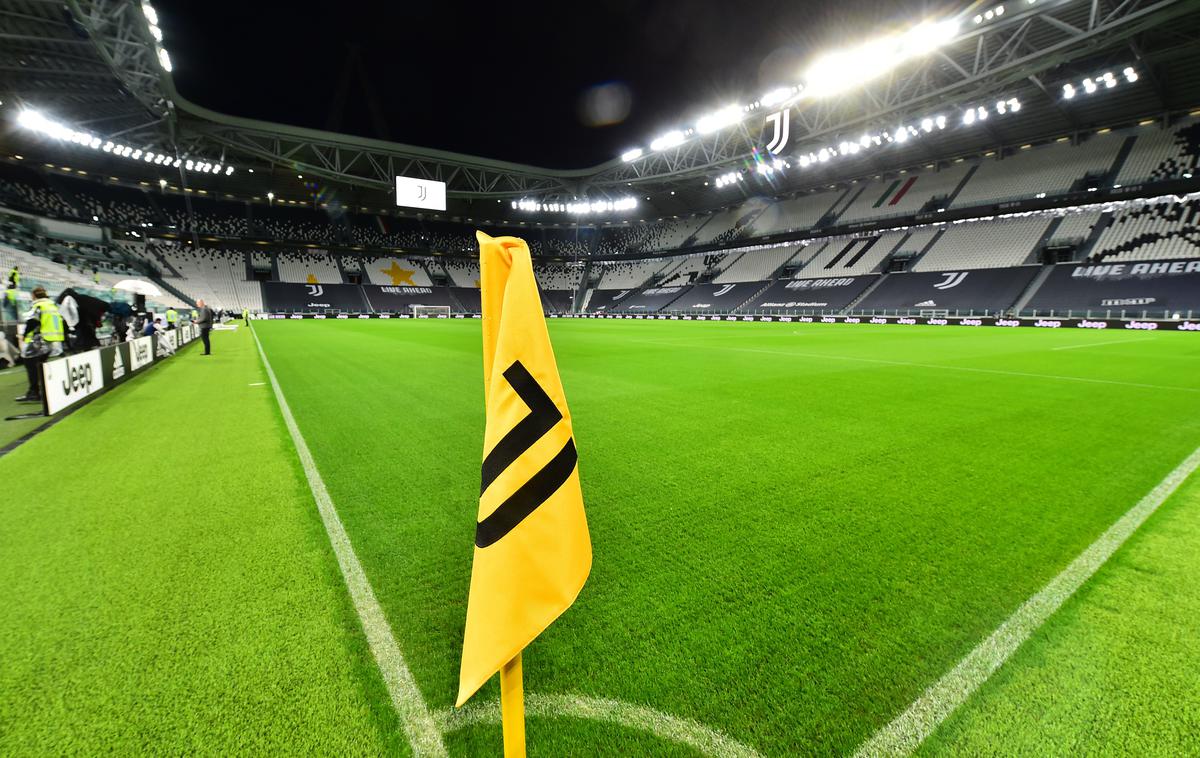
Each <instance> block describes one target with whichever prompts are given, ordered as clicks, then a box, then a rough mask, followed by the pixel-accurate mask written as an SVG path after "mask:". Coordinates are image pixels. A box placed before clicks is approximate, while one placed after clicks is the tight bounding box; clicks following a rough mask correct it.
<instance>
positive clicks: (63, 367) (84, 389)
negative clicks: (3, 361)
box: [42, 324, 200, 416]
mask: <svg viewBox="0 0 1200 758" xmlns="http://www.w3.org/2000/svg"><path fill="white" fill-rule="evenodd" d="M199 336H200V330H199V329H198V328H197V327H196V326H195V325H193V324H187V325H185V326H182V327H180V328H178V329H175V330H172V331H165V332H160V333H159V334H158V335H157V336H156V337H138V338H137V339H135V340H132V341H130V342H120V343H117V344H116V345H109V346H107V347H100V348H96V349H95V350H89V351H88V352H86V353H76V354H75V355H67V356H63V357H61V358H55V359H54V360H50V361H47V362H46V363H44V364H43V365H42V398H43V400H42V410H43V412H44V413H45V415H47V416H53V415H54V414H56V413H58V412H60V411H62V410H65V409H67V408H70V407H71V406H73V405H76V404H77V403H80V402H82V401H83V400H85V399H87V398H89V397H91V396H93V395H97V394H99V393H101V392H104V391H105V390H109V389H112V388H113V387H115V386H117V385H118V384H121V383H123V382H125V381H126V380H128V379H129V378H130V377H132V376H134V375H136V374H138V373H141V372H142V371H143V370H145V369H146V368H148V367H149V366H152V365H154V364H155V363H157V362H159V361H161V360H164V359H166V358H169V357H170V356H172V355H174V354H175V351H177V350H178V349H179V348H181V347H183V346H184V345H186V344H188V343H189V342H191V341H192V340H194V339H196V338H197V337H199Z"/></svg>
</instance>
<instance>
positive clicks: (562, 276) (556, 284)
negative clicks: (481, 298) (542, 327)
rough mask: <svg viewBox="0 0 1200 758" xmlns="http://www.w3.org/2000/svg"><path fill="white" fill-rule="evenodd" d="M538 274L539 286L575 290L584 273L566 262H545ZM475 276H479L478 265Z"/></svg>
mask: <svg viewBox="0 0 1200 758" xmlns="http://www.w3.org/2000/svg"><path fill="white" fill-rule="evenodd" d="M536 274H537V281H538V286H539V287H541V288H542V289H547V290H575V289H578V288H579V277H580V276H581V275H582V274H583V269H582V268H581V267H579V266H570V265H567V264H564V263H544V264H542V265H540V266H538V268H537V270H536ZM475 278H476V279H478V278H479V272H478V266H476V272H475ZM464 286H465V285H464Z"/></svg>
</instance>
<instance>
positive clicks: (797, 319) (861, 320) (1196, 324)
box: [251, 313, 1200, 332]
mask: <svg viewBox="0 0 1200 758" xmlns="http://www.w3.org/2000/svg"><path fill="white" fill-rule="evenodd" d="M251 318H254V319H260V320H270V319H290V320H300V319H309V318H312V319H335V320H344V319H368V318H382V319H392V318H394V319H406V318H408V319H411V318H440V319H462V318H480V315H479V314H478V313H454V314H451V315H449V316H412V315H410V314H407V313H339V314H336V315H330V314H325V313H259V314H255V315H253V316H251ZM546 318H599V319H618V320H621V319H626V320H628V319H633V320H636V321H754V322H781V323H788V324H901V325H905V326H911V325H921V326H998V327H1010V328H1011V327H1021V326H1029V327H1035V328H1038V329H1132V330H1138V331H1148V332H1151V331H1166V332H1176V331H1177V332H1200V320H1195V319H1180V320H1178V321H1163V320H1154V319H1115V318H1111V319H1089V318H995V317H992V316H988V317H983V316H945V317H926V316H743V315H736V314H709V315H699V316H692V315H679V314H665V313H658V314H656V313H636V314H633V313H548V314H546Z"/></svg>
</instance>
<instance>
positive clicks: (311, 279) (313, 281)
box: [304, 274, 317, 284]
mask: <svg viewBox="0 0 1200 758" xmlns="http://www.w3.org/2000/svg"><path fill="white" fill-rule="evenodd" d="M304 281H306V282H308V283H309V284H316V283H317V275H316V274H309V275H308V278H307V279H305V280H304Z"/></svg>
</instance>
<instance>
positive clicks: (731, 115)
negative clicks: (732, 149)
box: [696, 105, 743, 134]
mask: <svg viewBox="0 0 1200 758" xmlns="http://www.w3.org/2000/svg"><path fill="white" fill-rule="evenodd" d="M742 114H743V111H742V109H741V108H739V107H738V106H736V105H728V106H726V107H724V108H722V109H721V110H719V111H715V112H713V113H710V114H708V115H706V116H703V117H701V118H700V119H699V120H698V121H697V122H696V131H698V132H700V133H701V134H711V133H712V132H715V131H717V130H718V129H724V128H725V127H727V126H730V125H732V124H736V123H737V122H739V121H741V120H742Z"/></svg>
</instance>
